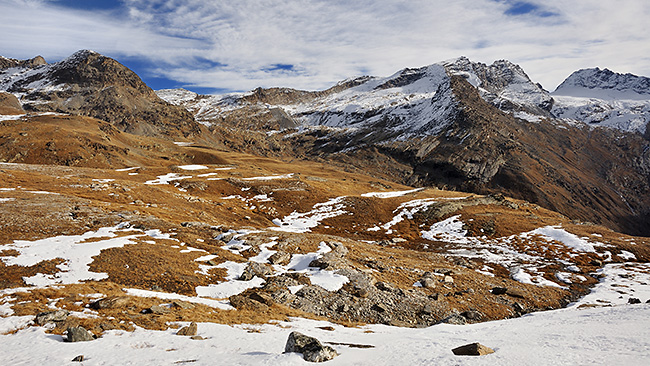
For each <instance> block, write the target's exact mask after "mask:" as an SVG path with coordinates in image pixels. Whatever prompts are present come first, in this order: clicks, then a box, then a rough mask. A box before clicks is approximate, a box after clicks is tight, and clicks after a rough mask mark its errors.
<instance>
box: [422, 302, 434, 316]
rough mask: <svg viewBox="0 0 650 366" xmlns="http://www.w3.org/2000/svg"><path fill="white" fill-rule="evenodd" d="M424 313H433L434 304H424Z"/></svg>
mask: <svg viewBox="0 0 650 366" xmlns="http://www.w3.org/2000/svg"><path fill="white" fill-rule="evenodd" d="M422 314H425V315H431V314H433V306H431V304H426V305H424V307H423V308H422Z"/></svg>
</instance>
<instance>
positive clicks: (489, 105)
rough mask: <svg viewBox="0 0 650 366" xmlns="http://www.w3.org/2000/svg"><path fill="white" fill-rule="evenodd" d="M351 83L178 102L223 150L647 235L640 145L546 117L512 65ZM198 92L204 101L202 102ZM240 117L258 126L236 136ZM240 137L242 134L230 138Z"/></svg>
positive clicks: (648, 161)
mask: <svg viewBox="0 0 650 366" xmlns="http://www.w3.org/2000/svg"><path fill="white" fill-rule="evenodd" d="M353 80H354V81H355V82H354V83H352V84H347V85H344V84H345V83H341V84H339V85H344V86H343V87H339V88H338V89H337V90H334V91H329V92H326V93H324V92H320V93H321V94H317V93H318V92H302V91H294V90H290V89H267V90H261V89H258V90H256V91H254V92H251V93H245V94H238V95H227V96H222V97H200V96H193V97H192V98H185V99H183V101H182V104H183V105H185V106H188V107H189V108H193V110H195V111H198V110H200V115H202V116H203V118H204V120H203V122H204V123H205V124H206V125H209V126H211V128H212V130H213V131H215V133H216V134H217V135H219V136H223V137H225V136H230V137H227V138H224V141H223V143H224V145H227V146H229V148H234V149H239V150H240V151H249V152H254V153H256V154H265V155H269V156H297V157H301V158H307V159H314V160H318V161H326V160H331V161H333V162H334V163H335V164H338V165H339V166H341V167H345V168H346V169H352V170H356V171H359V172H366V173H368V174H372V175H375V176H378V177H382V178H386V179H391V180H394V181H397V182H402V183H406V184H410V185H417V186H430V185H434V186H438V187H444V188H447V189H459V190H466V191H472V192H478V193H488V192H501V193H504V194H506V195H509V196H513V197H517V198H521V199H526V200H528V201H531V202H535V203H538V204H540V205H542V206H544V207H547V208H550V209H554V210H558V211H560V212H562V213H564V214H566V215H568V216H569V217H572V218H575V219H580V220H588V221H594V222H598V223H603V224H607V225H609V226H610V227H613V228H616V229H619V230H624V231H627V232H632V233H644V234H649V233H650V231H648V230H650V229H648V228H649V227H650V221H648V220H649V217H648V209H647V207H648V204H650V201H649V199H648V195H649V193H650V190H649V187H648V177H649V176H650V174H649V172H650V156H649V155H648V149H647V145H648V144H647V141H644V140H643V139H642V138H641V137H640V136H636V135H634V134H625V133H621V132H617V131H616V130H612V129H607V130H603V129H592V128H590V127H589V126H587V125H585V124H581V123H577V122H572V123H565V122H562V121H559V120H556V119H554V118H553V115H552V112H551V111H552V108H553V105H554V99H553V98H552V97H551V96H550V94H549V93H548V92H547V91H545V90H544V89H542V88H541V87H540V86H539V85H537V84H535V83H533V82H532V81H531V80H530V79H529V78H528V76H527V75H526V74H525V73H524V72H523V70H522V69H521V68H520V67H518V66H517V65H513V64H512V63H509V62H507V61H498V62H495V63H494V64H493V65H489V66H488V65H484V64H480V63H473V62H471V61H469V60H467V59H466V58H459V59H456V60H451V61H446V62H442V63H440V64H434V65H431V66H428V67H423V68H418V69H404V70H401V71H399V72H397V73H396V74H394V75H392V76H390V77H387V78H377V77H364V78H360V79H353ZM159 93H160V95H161V96H162V97H163V98H165V99H167V100H168V101H170V102H175V98H177V97H175V96H174V92H173V91H161V92H159ZM203 98H205V99H203ZM198 100H210V103H209V104H201V105H200V107H198V106H199V104H198V103H197V102H196V101H198ZM176 103H178V102H176ZM192 106H194V107H192ZM553 110H554V109H553ZM198 115H199V113H197V116H198ZM233 116H236V117H235V118H233ZM233 120H235V121H236V123H233V122H232V121H233ZM282 120H285V121H291V122H292V123H296V124H298V125H300V128H299V129H298V130H297V131H291V130H285V131H284V132H279V133H276V132H273V133H269V130H273V129H275V130H282V129H283V128H287V127H289V128H290V127H291V124H284V125H283V124H282ZM262 121H263V122H262ZM576 123H577V124H576ZM243 125H247V127H248V128H249V129H250V130H255V129H256V130H257V131H259V134H256V133H255V132H254V131H247V132H246V134H245V137H244V135H240V134H238V133H237V132H236V131H238V130H239V128H241V126H243ZM255 126H258V127H260V126H266V127H265V128H255ZM283 126H284V127H283ZM240 138H241V139H246V141H248V142H247V143H246V144H241V143H234V142H232V140H238V139H240ZM226 140H227V141H226ZM622 177H624V178H622Z"/></svg>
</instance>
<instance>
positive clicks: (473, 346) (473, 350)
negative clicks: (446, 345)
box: [451, 343, 494, 356]
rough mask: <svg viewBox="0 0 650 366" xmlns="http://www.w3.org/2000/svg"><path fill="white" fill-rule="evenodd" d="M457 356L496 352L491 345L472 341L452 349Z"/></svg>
mask: <svg viewBox="0 0 650 366" xmlns="http://www.w3.org/2000/svg"><path fill="white" fill-rule="evenodd" d="M451 351H452V352H453V353H454V354H455V355H456V356H485V355H489V354H490V353H494V350H493V349H492V348H490V347H486V346H484V345H482V344H480V343H470V344H466V345H464V346H460V347H457V348H454V349H452V350H451Z"/></svg>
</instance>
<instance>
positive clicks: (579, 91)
mask: <svg viewBox="0 0 650 366" xmlns="http://www.w3.org/2000/svg"><path fill="white" fill-rule="evenodd" d="M552 94H553V99H554V100H555V105H554V107H553V110H552V113H553V115H554V116H556V117H558V118H563V119H567V120H570V121H580V122H584V123H587V124H588V125H590V126H601V127H607V128H614V129H618V130H621V131H626V132H632V133H638V134H640V135H643V136H644V137H645V138H646V139H647V140H650V131H649V130H648V123H650V78H646V77H640V76H635V75H632V74H618V73H614V72H612V71H610V70H607V69H604V70H601V69H598V68H595V69H584V70H579V71H576V72H574V73H573V74H571V76H569V77H568V78H567V79H566V80H565V81H564V82H563V83H562V84H560V86H558V87H557V89H556V90H555V91H554V92H553V93H552Z"/></svg>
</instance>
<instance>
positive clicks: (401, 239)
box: [390, 238, 408, 244]
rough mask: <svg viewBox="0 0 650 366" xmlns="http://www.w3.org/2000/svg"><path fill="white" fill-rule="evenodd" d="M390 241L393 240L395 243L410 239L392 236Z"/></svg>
mask: <svg viewBox="0 0 650 366" xmlns="http://www.w3.org/2000/svg"><path fill="white" fill-rule="evenodd" d="M390 241H392V242H393V243H395V244H397V243H405V242H407V241H408V240H406V239H404V238H392V239H391V240H390Z"/></svg>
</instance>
